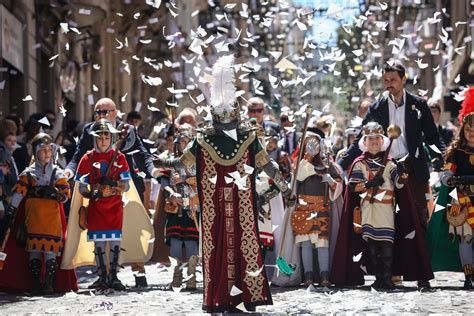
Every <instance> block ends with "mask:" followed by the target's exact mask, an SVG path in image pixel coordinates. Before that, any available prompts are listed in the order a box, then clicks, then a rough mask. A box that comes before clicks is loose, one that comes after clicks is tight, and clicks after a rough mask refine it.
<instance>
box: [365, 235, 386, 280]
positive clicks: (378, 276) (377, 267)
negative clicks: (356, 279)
mask: <svg viewBox="0 0 474 316" xmlns="http://www.w3.org/2000/svg"><path fill="white" fill-rule="evenodd" d="M368 250H369V259H370V264H371V265H372V269H373V273H374V275H375V282H374V283H372V284H371V285H370V287H373V288H374V289H380V288H381V287H382V285H383V281H382V269H381V259H380V255H379V247H378V242H377V241H374V240H370V239H369V247H368Z"/></svg>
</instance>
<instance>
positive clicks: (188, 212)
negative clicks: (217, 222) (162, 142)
mask: <svg viewBox="0 0 474 316" xmlns="http://www.w3.org/2000/svg"><path fill="white" fill-rule="evenodd" d="M193 137H194V128H193V127H192V126H191V125H189V124H183V125H181V126H180V127H179V129H178V137H177V138H176V141H175V148H176V149H175V151H176V153H177V154H178V155H181V153H182V152H183V150H184V149H185V148H186V146H187V145H188V143H189V142H190V141H191V140H192V139H193ZM161 185H162V186H163V187H164V191H165V197H166V199H167V201H166V205H165V207H164V210H165V212H166V224H165V240H166V244H167V245H168V246H170V255H171V257H173V258H175V259H176V261H177V265H176V266H175V267H174V271H173V280H172V282H171V287H173V288H180V287H181V285H182V282H183V271H182V265H181V257H182V248H183V246H184V248H185V250H186V258H187V259H188V260H187V262H188V265H187V267H188V270H187V273H188V280H187V281H186V289H187V290H195V289H196V266H197V263H198V247H199V228H198V213H197V212H198V211H199V199H198V196H197V189H196V168H194V167H192V168H190V169H187V170H176V171H171V175H170V177H162V178H161Z"/></svg>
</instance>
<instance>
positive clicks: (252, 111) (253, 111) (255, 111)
mask: <svg viewBox="0 0 474 316" xmlns="http://www.w3.org/2000/svg"><path fill="white" fill-rule="evenodd" d="M248 111H249V113H262V112H263V109H249V110H248Z"/></svg>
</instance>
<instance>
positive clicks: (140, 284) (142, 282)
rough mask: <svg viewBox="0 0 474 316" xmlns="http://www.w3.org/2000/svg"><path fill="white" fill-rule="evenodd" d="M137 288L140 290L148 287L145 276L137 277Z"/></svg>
mask: <svg viewBox="0 0 474 316" xmlns="http://www.w3.org/2000/svg"><path fill="white" fill-rule="evenodd" d="M135 287H138V288H140V287H141V288H145V287H148V282H147V281H146V276H144V275H135Z"/></svg>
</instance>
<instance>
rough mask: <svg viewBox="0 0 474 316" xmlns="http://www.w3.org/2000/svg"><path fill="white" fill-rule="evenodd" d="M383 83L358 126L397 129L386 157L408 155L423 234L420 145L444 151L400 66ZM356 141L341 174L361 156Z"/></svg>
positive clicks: (439, 161)
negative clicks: (408, 88)
mask: <svg viewBox="0 0 474 316" xmlns="http://www.w3.org/2000/svg"><path fill="white" fill-rule="evenodd" d="M383 80H384V86H385V90H387V92H388V94H387V93H384V96H383V97H382V98H380V99H379V100H377V101H376V102H375V103H373V104H372V105H371V106H370V108H369V112H368V113H367V115H366V117H365V119H364V121H363V123H362V125H365V124H366V123H367V122H370V121H375V122H378V123H379V124H380V125H382V126H383V128H384V130H385V133H386V131H387V127H388V126H389V125H390V124H395V125H398V126H399V127H400V128H401V131H402V134H401V135H400V137H399V138H398V139H395V140H394V141H393V145H392V148H391V150H390V156H392V158H394V159H395V161H396V160H399V159H401V158H404V157H406V156H407V155H408V158H407V159H406V161H405V165H406V168H407V169H408V172H409V181H408V184H407V187H408V190H409V191H410V192H411V194H412V196H413V198H414V199H415V204H416V207H417V211H418V217H419V220H420V224H421V227H422V229H423V230H424V231H426V228H427V221H428V207H427V199H426V194H427V193H428V192H429V178H430V172H429V166H428V164H429V161H428V156H427V154H426V152H425V150H424V146H423V142H425V143H427V144H428V145H435V146H436V147H437V148H438V149H439V151H441V152H443V151H444V143H443V141H442V140H441V137H440V135H439V133H438V129H437V128H436V125H435V123H434V121H433V116H432V115H431V111H430V109H429V108H428V105H427V104H426V102H425V101H424V100H423V99H421V98H419V97H417V96H415V95H413V94H411V93H409V92H407V91H405V89H404V86H405V83H406V76H405V68H404V67H403V65H402V64H401V63H400V62H398V61H394V62H393V63H392V64H391V65H389V64H388V63H387V64H386V66H385V68H384V74H383ZM360 138H361V134H359V136H358V137H357V139H356V140H355V141H354V143H352V145H351V146H350V147H349V149H348V150H347V152H346V153H345V154H344V155H343V156H342V157H341V159H339V161H338V163H339V165H340V166H341V167H342V168H343V170H347V168H348V167H349V166H350V164H352V162H353V161H354V159H355V158H356V157H358V156H359V155H360V154H361V151H360V149H359V144H358V143H359V139H360ZM430 149H431V148H430ZM430 154H431V156H432V157H434V158H433V160H432V161H431V162H432V164H433V167H434V168H435V169H438V170H440V169H441V168H442V166H443V158H442V155H441V154H440V153H436V151H433V150H432V149H431V150H430ZM419 286H420V287H429V282H428V281H427V280H420V281H419Z"/></svg>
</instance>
